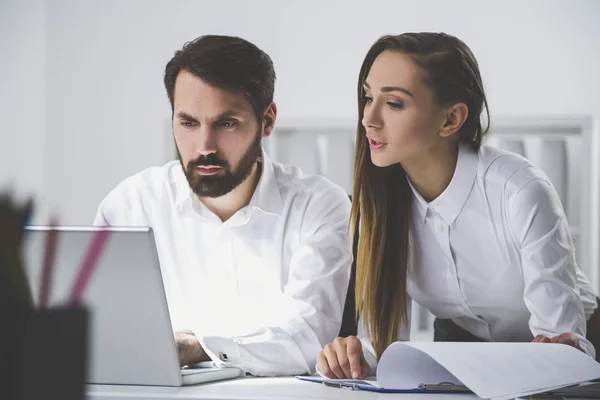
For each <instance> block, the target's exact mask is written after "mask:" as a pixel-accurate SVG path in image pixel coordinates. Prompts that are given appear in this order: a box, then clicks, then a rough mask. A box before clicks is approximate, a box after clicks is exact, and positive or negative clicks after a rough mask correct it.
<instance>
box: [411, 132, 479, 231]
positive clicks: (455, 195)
mask: <svg viewBox="0 0 600 400" xmlns="http://www.w3.org/2000/svg"><path fill="white" fill-rule="evenodd" d="M478 163H479V155H478V152H477V151H475V150H473V149H472V148H471V147H470V146H469V145H468V144H464V143H460V144H459V147H458V158H457V161H456V168H455V169H454V176H453V177H452V180H451V181H450V184H449V185H448V187H447V188H446V189H445V190H444V191H443V192H442V194H440V195H439V196H438V197H437V198H435V199H434V200H433V201H432V202H430V203H427V201H426V200H425V199H424V198H423V197H422V196H421V195H420V194H419V192H417V190H416V189H415V188H414V186H413V185H412V184H411V183H410V180H409V185H410V187H411V189H412V192H413V195H414V196H413V198H414V200H415V201H414V205H415V207H416V210H417V212H418V214H419V220H420V221H421V223H424V222H425V218H426V216H427V209H428V208H432V209H433V210H435V211H436V212H437V213H438V214H439V215H440V216H441V217H442V218H443V219H444V221H445V222H446V223H447V224H448V225H451V224H452V223H453V222H454V221H455V220H456V218H457V217H458V215H459V214H460V212H461V210H462V209H463V207H464V206H465V204H466V203H467V200H468V198H469V195H470V194H471V190H472V189H473V185H474V183H475V178H476V177H477V165H478Z"/></svg>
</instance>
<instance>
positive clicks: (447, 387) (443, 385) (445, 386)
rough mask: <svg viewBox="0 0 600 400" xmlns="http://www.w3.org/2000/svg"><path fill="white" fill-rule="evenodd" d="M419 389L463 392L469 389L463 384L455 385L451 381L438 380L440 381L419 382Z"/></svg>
mask: <svg viewBox="0 0 600 400" xmlns="http://www.w3.org/2000/svg"><path fill="white" fill-rule="evenodd" d="M419 390H429V391H445V392H446V391H448V392H454V391H457V392H463V391H469V388H468V387H466V386H465V385H456V384H454V383H452V382H440V383H421V384H420V385H419Z"/></svg>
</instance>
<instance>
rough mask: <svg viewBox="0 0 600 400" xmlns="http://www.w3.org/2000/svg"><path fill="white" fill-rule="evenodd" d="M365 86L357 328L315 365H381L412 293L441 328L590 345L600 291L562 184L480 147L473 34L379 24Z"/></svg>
mask: <svg viewBox="0 0 600 400" xmlns="http://www.w3.org/2000/svg"><path fill="white" fill-rule="evenodd" d="M358 95H359V123H358V130H357V137H356V154H355V165H354V188H353V196H352V197H353V202H352V217H351V221H352V222H351V224H352V226H353V227H354V229H356V227H357V226H359V225H358V224H359V218H360V232H359V234H360V235H359V239H358V250H357V255H356V263H357V267H356V268H357V269H356V290H355V296H356V312H357V316H358V317H359V327H358V338H356V337H353V336H349V337H347V338H337V339H336V340H335V341H334V342H333V343H331V344H329V345H327V346H326V347H325V348H324V349H323V351H321V352H320V353H319V355H318V370H319V372H320V373H321V374H323V375H325V376H328V377H331V378H355V379H356V378H363V377H365V376H368V375H372V374H374V372H375V371H374V369H375V366H376V363H377V359H378V358H379V357H380V356H381V354H382V353H383V351H384V350H385V348H386V347H387V346H389V345H390V344H391V343H392V342H394V341H396V340H408V339H409V332H410V326H409V324H410V316H409V315H408V314H409V310H410V301H411V299H413V300H415V301H417V302H418V303H420V304H421V305H423V306H425V307H427V308H428V309H429V310H430V311H431V312H432V313H433V314H434V315H435V316H436V317H437V318H438V319H437V320H436V324H435V328H436V332H435V339H436V340H459V341H531V340H532V339H533V341H535V342H553V343H564V344H568V345H571V346H574V347H576V348H578V349H580V350H582V351H584V352H586V353H587V354H589V355H590V356H592V357H594V355H595V349H594V346H593V345H592V343H591V342H590V341H589V340H587V339H586V319H587V318H590V317H591V316H592V314H593V313H594V310H595V309H596V307H597V300H596V297H595V295H594V294H593V292H592V290H591V287H590V284H589V281H588V280H587V278H586V277H585V276H584V275H583V273H582V272H581V270H580V269H579V268H578V267H577V265H576V263H575V257H574V247H573V242H572V239H571V236H570V233H569V230H568V224H567V220H566V217H565V215H564V212H563V209H562V207H561V205H560V201H559V199H558V196H557V194H556V192H555V190H554V188H553V187H552V185H551V184H550V182H549V180H548V178H547V177H546V175H545V174H544V173H542V172H541V171H540V170H539V169H537V168H536V167H534V166H533V165H531V163H529V162H528V161H527V160H526V159H524V158H523V157H520V156H518V155H516V154H512V153H508V152H504V151H501V150H498V149H495V148H492V147H487V146H481V142H482V139H483V136H484V135H485V134H486V133H487V130H488V129H487V128H489V125H488V127H486V129H483V127H482V124H481V121H480V116H481V113H482V111H483V109H484V107H485V109H486V112H487V101H486V97H485V92H484V89H483V83H482V80H481V76H480V73H479V67H478V64H477V61H476V59H475V57H474V56H473V54H472V52H471V50H470V49H469V48H468V46H466V45H465V44H464V43H463V42H462V41H460V40H459V39H457V38H455V37H453V36H450V35H446V34H443V33H440V34H438V33H406V34H403V35H399V36H384V37H382V38H381V39H379V40H378V41H377V42H376V43H375V44H374V45H373V46H372V47H371V49H370V50H369V52H368V53H367V56H366V58H365V60H364V62H363V65H362V68H361V71H360V76H359V81H358ZM487 117H488V121H489V113H488V115H487Z"/></svg>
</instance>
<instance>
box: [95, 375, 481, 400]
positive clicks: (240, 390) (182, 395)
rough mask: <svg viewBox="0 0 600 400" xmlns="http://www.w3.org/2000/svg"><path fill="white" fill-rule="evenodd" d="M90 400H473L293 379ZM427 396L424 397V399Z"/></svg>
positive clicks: (143, 390) (101, 392)
mask: <svg viewBox="0 0 600 400" xmlns="http://www.w3.org/2000/svg"><path fill="white" fill-rule="evenodd" d="M86 392H87V398H88V399H89V400H142V399H152V400H168V399H211V400H213V399H214V400H217V399H218V400H238V399H240V400H242V399H243V400H300V399H303V400H304V399H314V400H317V399H323V400H329V399H335V400H338V399H344V400H346V399H348V400H352V399H377V400H388V399H418V400H462V399H465V400H467V399H468V400H473V399H477V398H478V397H477V396H475V395H470V394H381V393H372V392H371V393H370V392H361V391H353V390H347V389H338V388H332V387H327V386H325V385H321V384H317V383H311V382H302V381H299V380H297V379H295V378H290V377H286V378H240V379H233V380H227V381H220V382H214V383H205V384H201V385H195V386H186V387H175V388H174V387H151V386H116V385H88V387H87V391H86ZM424 396H426V397H424Z"/></svg>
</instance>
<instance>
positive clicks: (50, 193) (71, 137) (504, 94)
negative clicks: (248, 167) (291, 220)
mask: <svg viewBox="0 0 600 400" xmlns="http://www.w3.org/2000/svg"><path fill="white" fill-rule="evenodd" d="M599 17H600V1H596V0H576V1H575V0H573V1H560V0H546V1H544V0H528V1H517V0H509V1H477V0H454V1H443V0H440V1H407V0H396V1H371V2H368V3H367V2H366V1H360V2H359V1H348V0H345V1H338V0H319V1H315V0H304V1H282V0H251V1H241V0H240V1H234V0H229V1H228V0H221V1H201V0H199V1H183V0H177V1H166V0H165V1H157V0H104V1H98V0H96V1H80V0H48V1H42V0H0V188H6V187H10V188H13V189H14V190H16V192H17V193H18V194H19V195H20V196H26V195H30V194H33V195H35V196H36V199H37V207H38V212H37V214H36V216H35V218H34V221H33V222H34V223H38V224H43V223H46V222H47V221H48V215H49V213H50V212H56V213H57V214H58V215H59V216H60V221H61V223H63V224H71V225H85V224H90V223H91V222H92V220H93V217H94V214H95V212H96V208H97V206H98V204H99V202H100V201H101V200H102V198H103V197H104V196H105V195H106V194H107V193H108V192H109V191H110V190H111V189H112V188H113V187H114V186H115V185H116V184H117V183H118V182H119V181H121V180H122V179H124V178H125V177H127V176H129V175H131V174H133V173H135V172H138V171H140V170H142V169H143V168H146V167H148V166H152V165H161V164H163V163H165V162H166V161H169V160H172V159H174V155H175V154H174V147H173V141H172V137H171V134H170V122H169V121H170V106H169V103H168V99H167V96H166V94H165V90H164V87H163V83H162V74H163V71H164V66H165V64H166V63H167V61H168V60H169V59H170V58H171V57H172V55H173V52H174V51H175V50H176V49H179V48H180V47H181V46H182V45H183V43H185V42H186V41H189V40H191V39H193V38H195V37H197V36H200V35H202V34H207V33H213V34H228V35H236V36H241V37H243V38H245V39H248V40H250V41H251V42H253V43H255V44H256V45H258V46H259V47H260V48H262V49H263V50H264V51H266V52H267V53H268V54H269V55H270V56H271V57H272V59H273V62H274V64H275V70H276V73H277V77H278V79H277V82H276V88H275V101H276V102H277V104H278V107H279V116H278V123H277V126H278V127H279V129H278V130H276V131H275V134H274V137H273V140H270V141H269V143H267V146H268V151H270V152H272V153H273V155H274V157H275V158H276V159H277V160H278V161H290V162H293V163H300V164H304V165H303V167H304V168H305V169H307V170H308V171H309V172H317V173H325V174H326V175H328V176H330V178H331V179H333V180H335V181H337V182H338V183H339V184H341V185H342V186H344V187H345V188H346V189H347V190H349V182H350V180H349V179H350V175H349V173H350V171H349V169H347V168H346V166H348V168H350V165H351V151H352V136H353V135H354V132H353V128H354V126H355V124H356V93H355V91H356V79H357V75H358V70H359V68H360V65H361V62H362V59H363V57H364V55H365V54H366V51H367V50H368V48H369V47H370V45H371V44H372V43H373V42H374V41H375V40H376V39H377V38H378V37H379V36H381V35H383V34H395V33H401V32H407V31H443V32H447V33H450V34H453V35H456V36H458V37H459V38H461V39H462V40H464V41H465V42H466V43H467V44H468V45H469V46H470V47H471V49H472V50H473V52H474V53H475V55H476V57H477V59H478V61H479V64H480V68H481V71H482V75H483V79H484V83H485V86H486V89H487V94H488V100H489V105H490V111H491V115H492V126H493V127H494V123H495V122H497V123H498V127H499V128H498V129H497V130H498V134H496V132H493V134H492V136H491V137H492V138H493V140H495V142H494V143H495V144H496V145H502V146H504V147H506V148H510V149H512V150H515V151H523V152H525V153H527V154H526V155H531V156H532V158H534V160H533V161H534V162H536V163H540V164H544V168H545V169H546V170H547V172H549V174H551V175H552V177H553V179H554V182H555V184H556V185H558V186H559V189H560V190H561V191H562V192H561V193H563V194H562V196H563V200H564V201H565V202H566V203H568V204H565V207H566V208H567V213H568V216H569V221H570V223H571V225H572V226H573V228H574V235H575V236H577V237H576V239H577V240H578V243H581V244H578V245H579V246H581V249H580V251H579V254H578V257H579V258H581V260H580V264H582V267H583V268H584V270H585V271H586V273H587V274H588V275H589V276H590V278H591V279H592V281H593V285H594V287H595V288H596V290H597V291H598V289H599V287H600V261H599V256H598V249H597V247H598V246H597V245H598V244H600V235H599V232H598V231H599V228H598V226H599V225H600V203H599V201H598V199H599V187H600V173H598V171H599V166H598V161H597V160H596V158H598V157H599V156H600V152H596V150H597V149H598V148H599V147H598V143H599V142H600V130H599V129H598V119H599V118H600V24H599V23H598V18H599ZM501 131H505V132H501ZM504 133H505V134H506V136H502V134H504ZM521 134H522V135H525V136H526V137H527V138H525V139H524V141H521V142H519V141H520V140H521V139H520V136H519V135H521ZM530 134H532V135H530ZM546 134H547V135H546ZM286 135H287V136H286ZM310 135H312V136H310ZM544 135H546V136H544ZM309 136H310V137H311V139H307V137H309ZM290 137H294V138H295V139H294V140H296V139H297V140H298V143H299V144H298V146H297V147H294V151H293V152H292V151H290V149H291V148H292V147H291V146H292V142H293V141H292V140H291V139H289V138H290ZM540 137H543V138H545V139H547V143H549V144H546V145H543V144H542V143H541V142H540ZM286 138H287V139H286ZM324 138H325V139H324ZM563 139H565V140H564V143H566V145H564V144H560V143H558V144H556V142H557V141H558V142H561V141H563ZM515 140H516V141H515ZM311 141H312V142H314V146H313V145H312V144H311ZM544 146H546V147H544ZM328 157H341V158H339V159H328ZM338 161H339V162H338ZM556 165H565V166H568V168H566V169H561V168H558V169H556V168H555V167H556ZM344 171H347V172H344ZM572 182H575V184H572ZM569 199H570V200H569Z"/></svg>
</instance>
